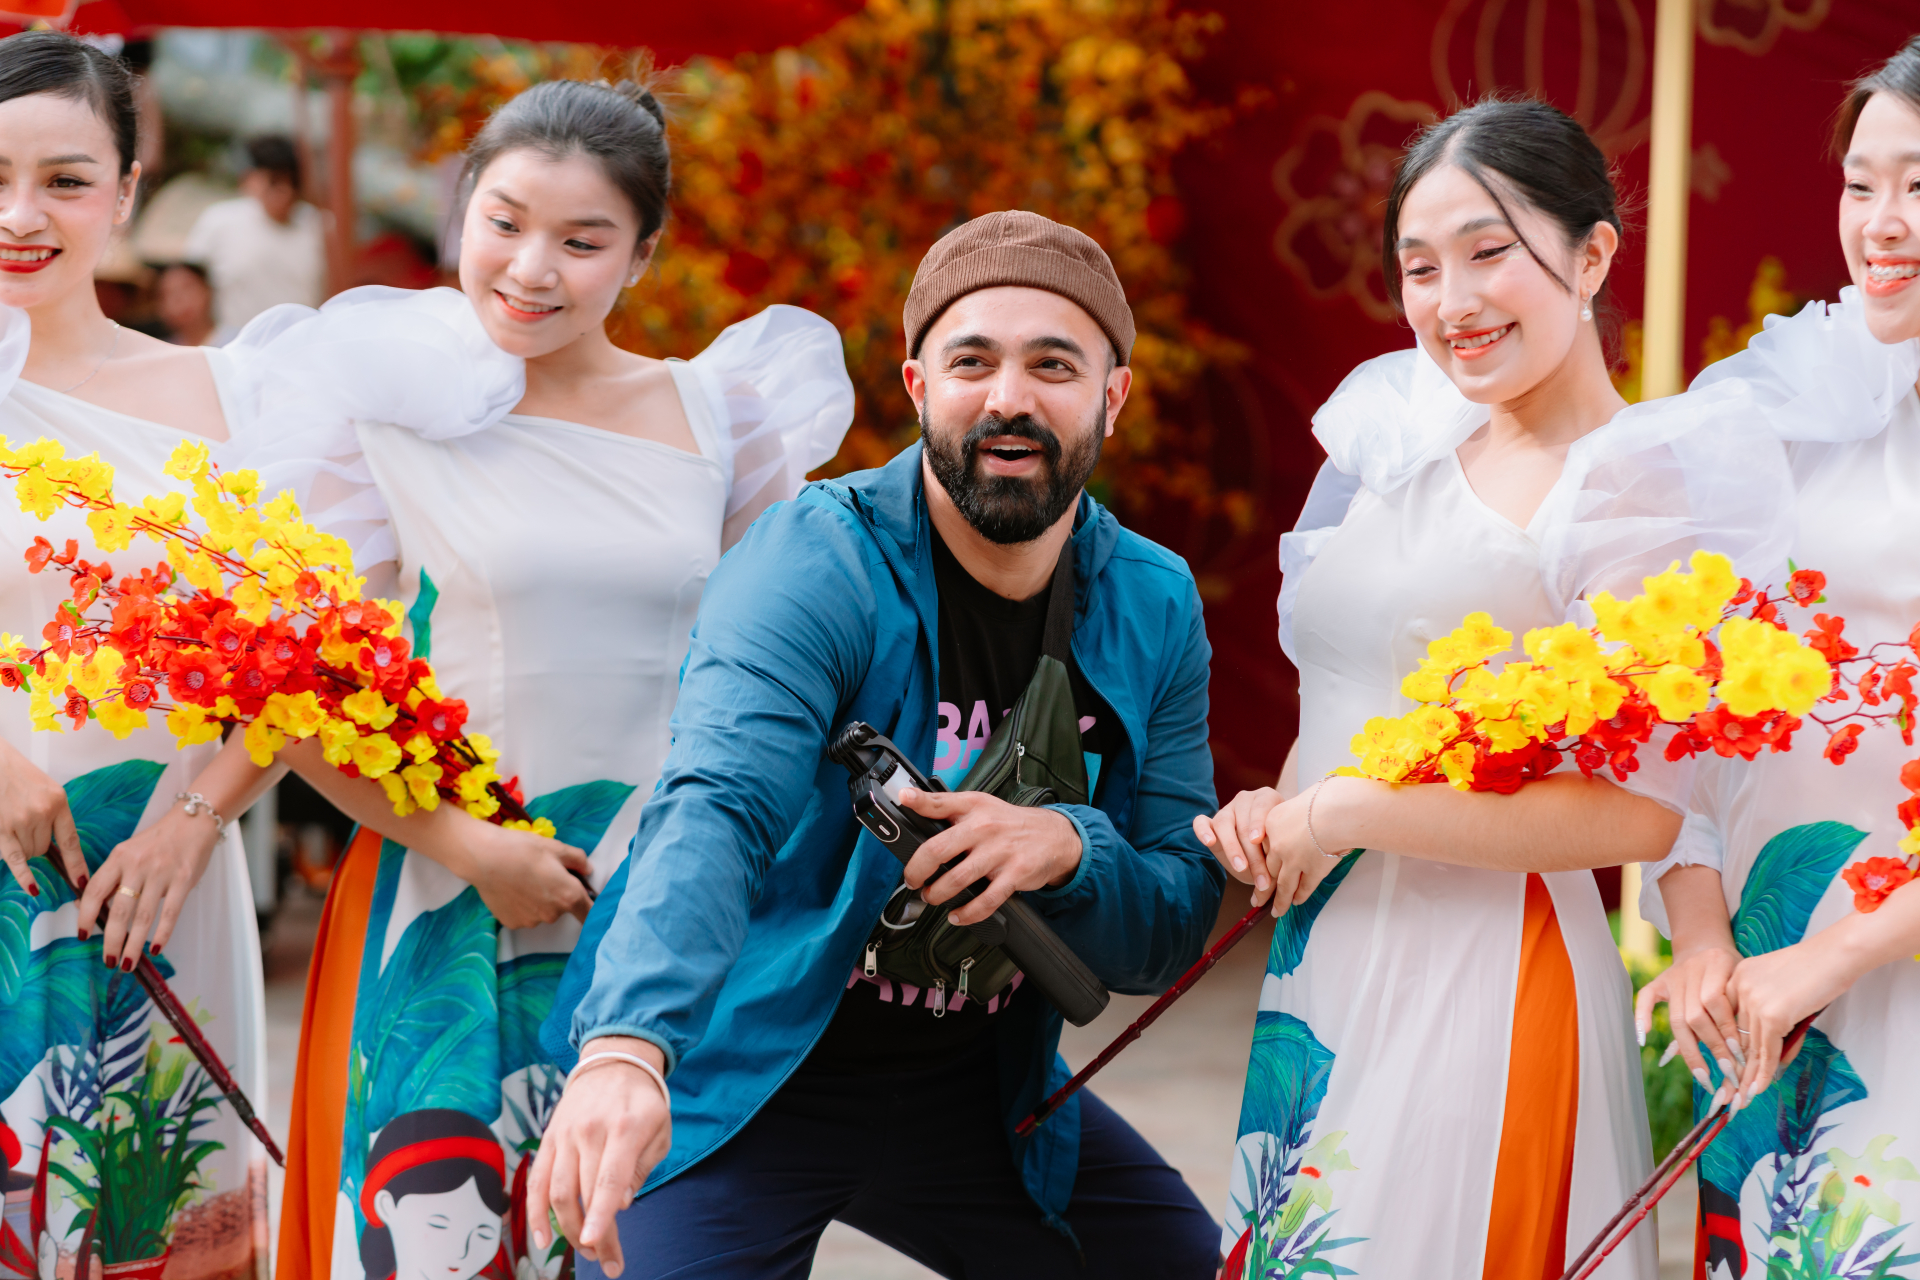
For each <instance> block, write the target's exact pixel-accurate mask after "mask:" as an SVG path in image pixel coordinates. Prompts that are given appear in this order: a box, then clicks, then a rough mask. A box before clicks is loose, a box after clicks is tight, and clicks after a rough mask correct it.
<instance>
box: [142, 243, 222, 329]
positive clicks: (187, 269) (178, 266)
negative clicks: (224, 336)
mask: <svg viewBox="0 0 1920 1280" xmlns="http://www.w3.org/2000/svg"><path fill="white" fill-rule="evenodd" d="M154 311H155V313H156V314H157V315H158V316H159V318H160V323H161V324H163V325H165V326H166V334H165V337H166V339H167V341H169V342H177V343H179V344H180V345H181V346H183V347H207V346H219V345H220V344H219V343H218V342H217V341H215V337H214V329H215V325H214V320H213V283H212V281H210V280H208V279H207V270H206V268H205V267H203V266H201V265H200V264H199V263H197V262H172V263H168V264H167V265H166V266H165V267H164V268H162V269H161V272H160V279H159V282H158V283H157V284H156V285H155V286H154Z"/></svg>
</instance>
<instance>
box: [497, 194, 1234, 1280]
mask: <svg viewBox="0 0 1920 1280" xmlns="http://www.w3.org/2000/svg"><path fill="white" fill-rule="evenodd" d="M904 319H905V338H906V356H907V359H906V361H905V363H904V364H903V366H902V376H903V377H904V378H905V381H906V386H907V391H908V393H909V394H910V395H911V396H912V397H913V402H914V404H915V406H916V407H917V408H918V410H919V413H920V428H921V443H920V444H919V445H917V446H915V447H913V448H910V449H908V450H906V451H905V452H904V453H902V454H901V455H900V456H899V457H897V458H895V459H894V460H893V461H892V462H891V463H889V464H888V465H886V466H885V467H882V468H879V469H878V470H875V471H867V472H859V473H856V474H853V475H849V476H846V477H843V478H842V479H840V480H837V481H830V482H822V483H817V484H813V485H809V486H808V487H807V488H806V489H805V490H803V491H802V492H801V494H800V496H799V498H797V499H796V500H794V501H793V502H789V503H783V504H780V505H777V506H775V507H773V508H770V509H769V510H768V511H767V512H766V514H764V515H763V516H761V517H760V519H759V520H758V521H756V522H755V524H754V525H753V527H752V528H751V529H750V530H749V531H748V532H747V534H746V536H745V537H744V538H743V539H742V540H741V542H740V543H739V545H737V546H736V547H734V549H733V550H732V551H731V552H729V553H728V555H727V557H726V558H725V559H724V560H723V561H722V562H721V564H720V567H719V569H718V570H717V571H716V572H715V573H714V575H713V577H712V580H711V581H710V582H709V583H708V585H707V588H706V593H705V596H704V597H703V599H702V600H701V604H700V615H699V621H698V623H697V625H696V626H695V628H694V636H693V647H692V651H691V653H690V654H689V656H688V658H687V662H686V666H685V668H684V672H683V675H682V680H681V687H680V698H679V703H678V705H677V707H676V709H675V711H674V717H673V732H674V745H673V749H672V752H671V754H670V755H669V756H668V757H667V762H666V765H665V769H664V773H663V776H662V778H661V781H660V785H659V787H658V789H657V790H656V791H655V793H654V796H653V798H652V799H651V800H650V801H649V802H648V804H647V806H646V807H645V809H644V810H643V811H642V816H641V820H640V830H639V833H638V834H637V835H636V836H635V837H634V841H633V848H632V852H631V853H630V855H629V856H628V858H627V861H626V863H625V864H624V865H623V866H622V867H621V868H620V870H619V871H618V872H617V873H616V874H615V876H614V879H613V880H612V881H611V882H610V883H609V885H608V886H607V889H606V890H605V891H604V892H603V893H602V894H601V895H600V899H599V901H598V903H597V904H596V905H595V907H594V909H593V913H592V915H591V916H590V917H589V918H588V921H587V924H586V927H585V931H584V936H583V937H582V938H581V939H580V943H579V946H578V947H577V948H576V950H575V951H574V953H573V958H572V960H571V961H570V962H569V964H568V967H567V971H566V973H565V974H564V976H563V977H562V978H561V980H560V987H559V992H558V995H557V997H556V999H555V1002H554V1014H553V1016H552V1017H551V1018H550V1019H549V1020H548V1022H547V1024H546V1027H545V1028H544V1029H543V1032H542V1040H543V1042H544V1044H545V1046H546V1047H547V1049H548V1051H549V1052H551V1053H553V1054H554V1055H555V1056H556V1057H557V1058H558V1059H559V1060H560V1061H561V1062H563V1063H569V1064H573V1063H575V1062H576V1060H577V1065H573V1066H572V1074H571V1075H570V1076H569V1079H568V1083H567V1085H566V1088H565V1091H564V1093H563V1094H562V1095H561V1097H560V1100H559V1103H558V1105H557V1107H556V1108H555V1110H554V1113H553V1117H552V1120H551V1121H550V1123H549V1124H548V1126H547V1129H546V1136H545V1139H544V1140H543V1142H542V1143H541V1148H540V1154H539V1157H538V1158H537V1159H536V1160H535V1162H534V1165H533V1171H532V1175H531V1177H530V1179H529V1183H528V1187H527V1196H526V1217H525V1219H524V1221H525V1223H526V1228H527V1229H529V1230H531V1232H532V1234H533V1239H534V1242H535V1244H536V1245H540V1246H545V1245H546V1244H547V1243H548V1242H549V1239H550V1236H549V1232H550V1230H551V1228H550V1226H549V1221H550V1220H549V1216H548V1209H549V1206H551V1209H552V1211H553V1218H554V1220H557V1223H558V1226H559V1229H560V1230H561V1231H562V1232H564V1233H565V1235H566V1236H567V1238H568V1239H569V1240H571V1241H572V1242H573V1243H574V1244H575V1245H576V1246H577V1247H578V1250H579V1257H580V1262H579V1274H580V1275H581V1276H583V1277H589V1276H597V1275H602V1274H604V1275H609V1276H621V1275H625V1276H629V1277H666V1276H673V1277H684V1278H690V1277H703V1278H722V1277H724V1278H727V1280H732V1278H735V1277H738V1278H739V1280H748V1278H751V1280H766V1278H768V1277H780V1278H786V1277H791V1278H793V1280H801V1278H802V1277H805V1276H807V1275H808V1274H809V1273H810V1271H811V1269H812V1264H813V1254H814V1249H815V1246H816V1245H817V1244H818V1241H819V1238H820V1233H821V1232H822V1231H823V1230H824V1229H825V1227H826V1225H827V1223H828V1222H829V1221H833V1220H836V1219H837V1220H839V1221H842V1222H845V1223H848V1224H850V1225H852V1226H854V1227H856V1228H858V1229H859V1230H861V1231H864V1232H866V1233H867V1234H868V1235H871V1236H873V1237H875V1238H877V1239H879V1240H881V1241H884V1242H885V1243H887V1244H889V1245H891V1246H893V1247H894V1248H896V1249H898V1250H899V1251H901V1252H902V1253H904V1254H907V1255H908V1256H910V1257H913V1258H915V1259H917V1260H918V1261H920V1262H921V1263H923V1264H924V1265H926V1266H928V1267H930V1268H932V1269H933V1270H934V1271H936V1272H938V1273H939V1274H940V1275H943V1276H951V1277H962V1276H964V1277H986V1278H990V1280H1019V1278H1024V1277H1034V1278H1036V1280H1039V1278H1042V1277H1046V1278H1051V1277H1061V1276H1097V1277H1121V1276H1124V1277H1128V1280H1153V1278H1157V1277H1166V1278H1168V1280H1208V1278H1210V1277H1212V1276H1213V1274H1214V1272H1215V1270H1216V1268H1217V1267H1218V1265H1219V1259H1218V1252H1217V1246H1218V1239H1219V1237H1218V1228H1217V1227H1216V1226H1215V1224H1214V1223H1213V1222H1212V1220H1211V1219H1210V1217H1209V1215H1208V1214H1207V1212H1206V1210H1205V1209H1203V1208H1202V1207H1201V1205H1200V1204H1199V1202H1198V1201H1197V1200H1196V1199H1195V1198H1194V1196H1193V1193H1192V1192H1191V1191H1190V1190H1188V1188H1187V1186H1186V1184H1185V1183H1184V1182H1183V1181H1182V1180H1181V1179H1180V1176H1179V1175H1178V1174H1177V1173H1175V1172H1174V1171H1173V1170H1172V1169H1170V1168H1169V1167H1168V1166H1167V1165H1166V1163H1165V1161H1163V1160H1161V1159H1160V1157H1159V1156H1158V1155H1157V1154H1155V1153H1154V1151H1153V1150H1152V1148H1151V1147H1149V1146H1148V1145H1147V1144H1146V1143H1145V1141H1143V1140H1142V1139H1141V1138H1140V1136H1139V1135H1138V1134H1137V1133H1135V1132H1134V1131H1133V1129H1132V1128H1131V1127H1129V1126H1128V1125H1127V1123H1126V1122H1125V1121H1124V1120H1122V1119H1121V1118H1120V1117H1119V1116H1118V1115H1116V1114H1115V1113H1114V1112H1113V1111H1112V1109H1111V1108H1109V1107H1107V1106H1106V1105H1105V1104H1104V1103H1102V1102H1101V1101H1100V1100H1099V1099H1098V1098H1097V1097H1095V1096H1094V1095H1093V1094H1092V1093H1089V1092H1082V1093H1080V1094H1079V1095H1077V1096H1076V1098H1075V1099H1074V1100H1073V1101H1071V1102H1069V1103H1068V1104H1067V1105H1066V1106H1065V1107H1063V1108H1062V1109H1061V1110H1060V1111H1059V1112H1057V1113H1055V1114H1054V1115H1053V1116H1052V1117H1051V1118H1050V1119H1049V1120H1048V1121H1047V1122H1046V1123H1045V1124H1043V1125H1041V1126H1040V1127H1039V1128H1037V1129H1036V1130H1034V1131H1033V1132H1032V1133H1030V1134H1028V1135H1026V1136H1024V1137H1023V1136H1019V1135H1016V1134H1015V1132H1014V1126H1015V1124H1016V1123H1017V1122H1018V1121H1019V1120H1020V1119H1021V1118H1022V1117H1023V1116H1025V1115H1026V1114H1027V1113H1028V1112H1030V1111H1032V1109H1033V1107H1034V1105H1035V1104H1036V1103H1038V1102H1039V1101H1040V1100H1041V1099H1042V1098H1044V1097H1045V1096H1047V1095H1048V1094H1049V1093H1050V1092H1051V1091H1052V1090H1054V1089H1055V1088H1057V1087H1058V1086H1059V1085H1060V1084H1062V1083H1063V1082H1064V1081H1065V1080H1066V1078H1067V1075H1068V1072H1067V1068H1066V1065H1065V1064H1064V1063H1063V1062H1062V1061H1061V1059H1060V1056H1059V1054H1058V1053H1057V1051H1056V1050H1057V1046H1058V1043H1059V1039H1060V1029H1061V1015H1060V1013H1059V1012H1057V1011H1056V1010H1055V1008H1054V1006H1053V1005H1052V1004H1051V1003H1050V1002H1049V999H1048V997H1047V996H1045V995H1043V994H1042V990H1041V987H1042V985H1043V984H1044V982H1045V981H1046V979H1045V977H1044V976H1043V975H1040V973H1039V971H1038V970H1036V972H1035V974H1034V975H1027V974H1022V973H1021V972H1020V971H1019V969H1018V968H1017V967H1016V966H1015V965H1014V963H1013V962H1012V961H1011V960H1010V959H1009V958H1008V956H1007V953H1006V952H1005V951H1004V950H1001V949H999V948H998V946H997V943H998V940H999V939H1000V938H1001V937H1002V936H1003V935H1002V933H1001V932H999V931H998V926H997V924H995V923H994V922H993V921H990V920H989V917H994V913H995V911H996V909H997V908H999V907H1000V906H1001V904H1003V903H1005V902H1006V901H1007V900H1008V899H1009V898H1010V897H1011V896H1012V895H1013V894H1016V893H1018V894H1020V895H1021V896H1022V899H1023V900H1024V902H1025V903H1026V904H1028V905H1029V906H1030V907H1031V908H1032V909H1034V910H1035V911H1037V912H1038V914H1039V916H1040V917H1041V918H1042V919H1044V920H1045V922H1046V923H1047V924H1048V925H1049V926H1051V928H1052V930H1053V932H1054V933H1055V934H1056V935H1057V936H1058V938H1059V939H1060V940H1061V941H1062V942H1064V943H1065V944H1066V946H1067V947H1069V948H1070V949H1071V950H1072V951H1073V952H1074V953H1075V954H1076V955H1077V956H1078V957H1079V958H1080V960H1081V961H1082V962H1084V964H1085V965H1086V966H1087V967H1088V968H1089V969H1090V970H1091V971H1092V973H1093V974H1094V975H1095V976H1097V978H1098V979H1099V980H1100V981H1101V982H1103V983H1104V984H1105V985H1106V986H1107V987H1109V988H1111V989H1113V990H1117V991H1125V992H1136V993H1151V992H1158V991H1162V990H1164V989H1165V988H1166V987H1167V986H1169V985H1170V984H1171V983H1172V982H1173V980H1174V979H1175V978H1176V977H1178V976H1179V975H1180V974H1181V973H1182V972H1183V971H1184V970H1185V969H1186V968H1187V967H1188V966H1189V965H1190V964H1191V963H1192V962H1193V961H1194V960H1195V959H1196V958H1197V957H1198V956H1199V954H1200V952H1201V949H1202V947H1203V946H1204V945H1205V941H1206V937H1207V932H1208V929H1209V928H1210V926H1211V925H1212V923H1213V920H1214V916H1215V913H1216V912H1217V910H1218V908H1219V903H1220V891H1221V887H1222V883H1223V880H1222V874H1221V872H1220V870H1219V866H1218V864H1217V863H1216V862H1215V861H1214V859H1213V858H1212V857H1211V856H1209V855H1208V853H1207V851H1206V849H1205V848H1203V847H1202V846H1201V845H1200V843H1199V841H1198V839H1197V838H1196V837H1195V835H1194V833H1193V828H1192V825H1191V821H1192V818H1193V815H1194V814H1195V813H1199V812H1210V811H1211V810H1212V809H1213V807H1214V806H1215V803H1216V802H1215V798H1214V791H1213V770H1212V763H1211V759H1210V757H1209V755H1208V751H1207V729H1206V721H1207V662H1208V656H1209V650H1208V647H1207V639H1206V632H1205V628H1204V626H1203V624H1202V621H1201V613H1200V599H1199V595H1198V593H1197V592H1196V591H1195V589H1194V584H1193V578H1192V575H1191V574H1190V573H1189V572H1188V570H1187V567H1186V565H1185V563H1183V562H1182V561H1181V560H1180V559H1179V558H1178V557H1177V556H1174V555H1173V554H1171V553H1170V552H1168V551H1166V550H1165V549H1163V548H1161V547H1158V546H1155V545H1154V544H1153V543H1151V542H1148V541H1147V540H1146V539H1144V538H1141V537H1139V536H1138V535H1136V534H1132V533H1129V532H1128V531H1126V530H1125V529H1122V528H1121V527H1120V526H1119V524H1118V523H1117V522H1116V521H1115V520H1114V518H1113V516H1112V515H1110V514H1109V513H1108V512H1106V511H1105V510H1103V509H1102V508H1101V507H1100V505H1099V504H1098V503H1096V502H1094V501H1093V499H1092V498H1091V497H1089V496H1088V495H1087V494H1086V492H1085V487H1084V486H1085V483H1086V480H1087V477H1088V476H1089V475H1090V474H1091V473H1092V471H1093V469H1094V466H1095V464H1096V463H1097V462H1098V461H1099V458H1100V448H1101V443H1102V441H1103V440H1104V439H1105V438H1106V437H1107V436H1108V435H1110V434H1112V432H1113V426H1114V421H1115V419H1116V418H1117V417H1118V416H1119V413H1120V410H1121V407H1122V405H1124V404H1125V403H1126V398H1127V390H1128V387H1129V386H1130V384H1131V381H1132V371H1131V370H1130V369H1129V367H1128V364H1127V360H1128V356H1129V354H1130V353H1131V350H1132V347H1133V338H1134V325H1133V315H1132V312H1131V311H1130V310H1129V309H1128V307H1127V301H1126V295H1125V292H1124V291H1123V289H1122V288H1121V285H1120V281H1119V278H1118V277H1117V276H1116V275H1115V274H1114V270H1113V266H1112V264H1111V263H1110V262H1109V261H1108V259H1107V256H1106V254H1105V253H1104V252H1102V251H1101V249H1100V247H1099V246H1098V245H1097V244H1095V243H1094V242H1093V241H1092V240H1090V239H1089V238H1088V237H1086V236H1085V235H1083V234H1081V233H1080V232H1078V231H1075V230H1073V229H1072V228H1069V227H1064V226H1061V225H1059V224H1058V223H1054V222H1051V221H1049V220H1047V219H1046V218H1042V217H1039V216H1038V215H1035V214H1031V213H996V214H989V215H987V216H985V217H981V218H977V219H974V220H973V221H971V222H968V223H966V224H964V225H962V226H961V227H959V228H958V229H956V230H955V231H953V232H951V233H949V234H948V235H947V236H946V237H945V238H943V239H942V240H941V241H940V242H939V243H937V244H935V245H934V246H933V248H932V249H931V250H930V251H929V252H928V254H927V256H926V258H925V259H924V260H923V261H922V262H921V264H920V270H919V272H918V273H917V274H916V275H915V277H914V282H913V289H912V292H911V293H910V294H909V296H908V298H907V304H906V312H905V317H904ZM861 721H864V722H866V723H867V724H869V725H872V726H874V727H875V728H877V729H878V730H879V731H880V732H881V733H883V734H885V735H887V736H888V737H889V738H891V739H892V741H893V742H894V743H895V744H897V746H898V747H899V749H900V750H901V752H902V753H904V755H905V756H906V757H907V759H908V760H909V761H910V762H911V763H912V764H913V765H915V766H916V767H918V768H919V769H920V770H922V771H923V772H924V773H926V774H928V775H931V776H932V777H933V778H935V779H937V780H938V784H943V785H944V787H945V788H949V789H948V790H942V789H939V787H938V786H936V789H933V790H919V789H914V788H911V787H909V788H907V789H906V790H904V791H901V792H899V802H900V803H901V804H902V805H904V806H906V807H908V808H910V809H913V810H916V811H917V812H918V813H920V814H921V815H923V816H925V817H928V818H932V819H936V820H938V821H940V822H943V823H947V824H951V825H950V826H948V827H947V829H946V830H944V831H942V832H940V834H938V835H936V836H934V837H932V838H931V839H929V840H927V842H926V843H925V844H924V845H922V846H921V847H920V849H919V851H918V852H917V853H916V854H914V856H913V858H912V861H910V862H909V863H908V864H907V865H906V867H905V868H904V872H903V869H902V867H901V864H900V863H899V862H898V861H897V860H896V859H895V858H894V856H893V855H892V854H891V853H889V852H888V850H887V848H886V846H884V845H882V844H881V843H880V842H879V841H878V840H876V839H875V838H874V837H873V836H872V835H871V834H868V833H866V832H864V831H863V830H862V828H861V827H860V825H859V824H858V823H857V822H856V820H855V817H854V810H853V806H852V805H851V804H850V803H849V797H848V790H847V780H848V772H847V769H846V768H844V767H843V766H842V765H841V764H840V763H836V762H835V760H834V759H833V758H829V755H828V747H829V744H830V743H832V742H833V741H834V739H835V738H836V736H837V735H839V734H840V732H841V730H842V728H843V727H844V726H846V725H849V724H851V723H854V722H861ZM943 868H944V870H943ZM970 887H971V888H973V889H975V890H977V896H975V897H973V898H972V899H971V900H966V899H964V898H961V899H959V900H956V895H957V894H961V893H962V891H964V890H967V889H969V888H970ZM995 919H996V920H997V919H998V918H997V917H995ZM983 922H985V923H984V924H983ZM969 926H982V928H981V930H980V931H978V932H976V931H974V930H973V929H971V928H969ZM1027 978H1032V980H1030V981H1023V979H1027ZM970 984H971V985H970ZM669 1080H670V1081H671V1086H669ZM669 1089H670V1091H671V1098H670V1099H669ZM636 1195H637V1196H638V1198H637V1199H636V1198H635V1197H636ZM516 1229H519V1228H516ZM555 1243H558V1242H555ZM555 1256H557V1254H556V1255H555Z"/></svg>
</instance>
